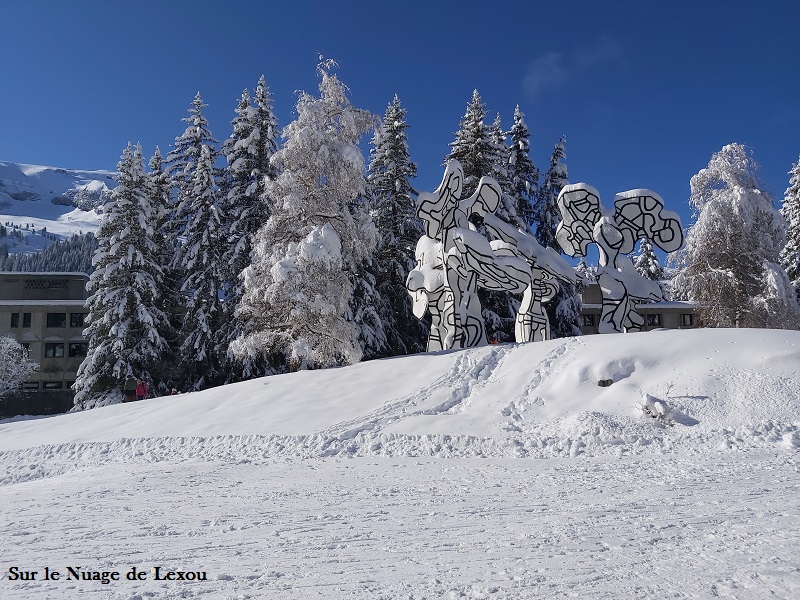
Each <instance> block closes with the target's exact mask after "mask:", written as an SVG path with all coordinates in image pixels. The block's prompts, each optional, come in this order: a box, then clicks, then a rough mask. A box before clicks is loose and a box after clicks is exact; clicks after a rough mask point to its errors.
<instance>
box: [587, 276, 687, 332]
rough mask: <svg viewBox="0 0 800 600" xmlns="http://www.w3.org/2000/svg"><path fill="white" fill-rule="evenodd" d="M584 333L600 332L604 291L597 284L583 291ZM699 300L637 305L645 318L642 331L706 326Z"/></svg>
mask: <svg viewBox="0 0 800 600" xmlns="http://www.w3.org/2000/svg"><path fill="white" fill-rule="evenodd" d="M581 303H582V306H581V332H582V333H583V334H584V335H591V334H595V333H597V326H598V325H599V323H600V314H601V313H602V309H603V293H602V292H601V291H600V286H599V285H598V284H596V283H592V284H589V285H587V286H586V287H585V288H584V289H583V291H582V292H581ZM696 307H697V305H696V303H694V302H684V301H671V302H669V301H663V302H648V303H647V304H639V305H637V311H638V312H639V314H641V315H642V316H643V317H644V326H643V327H642V331H650V330H653V329H695V328H697V327H702V323H700V322H699V320H698V318H697V311H696Z"/></svg>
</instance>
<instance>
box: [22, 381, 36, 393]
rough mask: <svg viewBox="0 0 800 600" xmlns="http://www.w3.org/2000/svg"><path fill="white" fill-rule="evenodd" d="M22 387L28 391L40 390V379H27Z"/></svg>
mask: <svg viewBox="0 0 800 600" xmlns="http://www.w3.org/2000/svg"><path fill="white" fill-rule="evenodd" d="M22 389H23V390H25V391H26V392H38V391H39V382H38V381H26V382H24V383H23V384H22Z"/></svg>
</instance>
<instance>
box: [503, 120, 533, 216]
mask: <svg viewBox="0 0 800 600" xmlns="http://www.w3.org/2000/svg"><path fill="white" fill-rule="evenodd" d="M509 135H510V136H511V145H510V147H509V160H508V170H509V179H510V181H511V190H512V195H513V196H514V203H515V209H516V213H517V217H518V218H519V220H520V221H521V222H522V223H524V224H525V229H526V230H528V231H532V230H533V227H534V225H535V223H536V220H535V218H534V210H533V203H534V201H535V198H536V189H537V187H538V185H539V169H537V168H536V166H535V165H534V164H533V161H532V160H531V158H530V155H529V154H530V149H531V145H530V136H531V134H530V131H529V130H528V126H527V125H526V124H525V115H524V114H523V112H522V111H521V110H520V109H519V105H517V107H516V108H515V109H514V124H513V125H512V126H511V131H510V132H509Z"/></svg>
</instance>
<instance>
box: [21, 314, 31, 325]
mask: <svg viewBox="0 0 800 600" xmlns="http://www.w3.org/2000/svg"><path fill="white" fill-rule="evenodd" d="M22 326H23V327H30V326H31V313H22Z"/></svg>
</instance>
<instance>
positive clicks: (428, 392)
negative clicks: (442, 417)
mask: <svg viewBox="0 0 800 600" xmlns="http://www.w3.org/2000/svg"><path fill="white" fill-rule="evenodd" d="M511 348H512V347H511V346H487V347H486V350H487V352H486V353H485V354H484V355H483V356H481V357H480V358H476V357H477V354H476V353H473V352H470V353H466V352H459V353H458V355H457V357H456V360H455V363H454V364H453V366H452V367H451V368H450V369H449V370H448V371H447V372H446V373H445V374H443V375H441V376H440V377H438V378H437V379H436V380H435V381H434V382H433V383H431V384H430V385H428V386H425V387H422V388H420V389H419V390H418V391H416V392H414V393H413V394H412V395H410V396H408V397H406V398H402V399H401V400H398V401H396V402H391V403H387V404H385V405H384V406H382V407H381V408H379V409H377V410H375V411H373V412H372V413H369V414H367V415H364V416H363V417H360V418H358V419H355V420H351V421H347V422H342V423H338V424H337V425H334V426H333V427H330V428H327V429H325V430H324V431H322V432H321V434H323V435H327V436H331V437H332V438H335V439H338V440H349V439H352V438H354V437H356V436H357V435H358V434H360V433H362V432H367V431H369V432H378V431H380V430H381V429H382V427H383V426H384V425H387V424H390V423H395V422H397V421H400V420H403V419H407V418H409V417H414V416H419V415H435V414H441V413H452V412H454V411H456V410H458V409H459V407H461V405H462V403H464V402H465V401H467V402H468V398H469V397H470V395H471V394H472V393H473V392H474V391H475V390H476V389H477V388H479V387H483V386H485V385H487V384H488V383H490V382H491V381H492V378H493V377H494V375H495V373H496V372H497V371H498V370H499V369H500V368H501V366H502V364H503V362H504V360H505V359H506V357H507V356H508V354H509V352H510V351H511ZM440 390H450V392H449V395H448V397H447V399H446V400H444V401H443V402H439V403H437V404H435V405H433V406H430V407H426V408H420V406H421V405H424V403H425V402H426V401H429V400H430V398H431V397H435V396H436V392H438V391H440Z"/></svg>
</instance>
